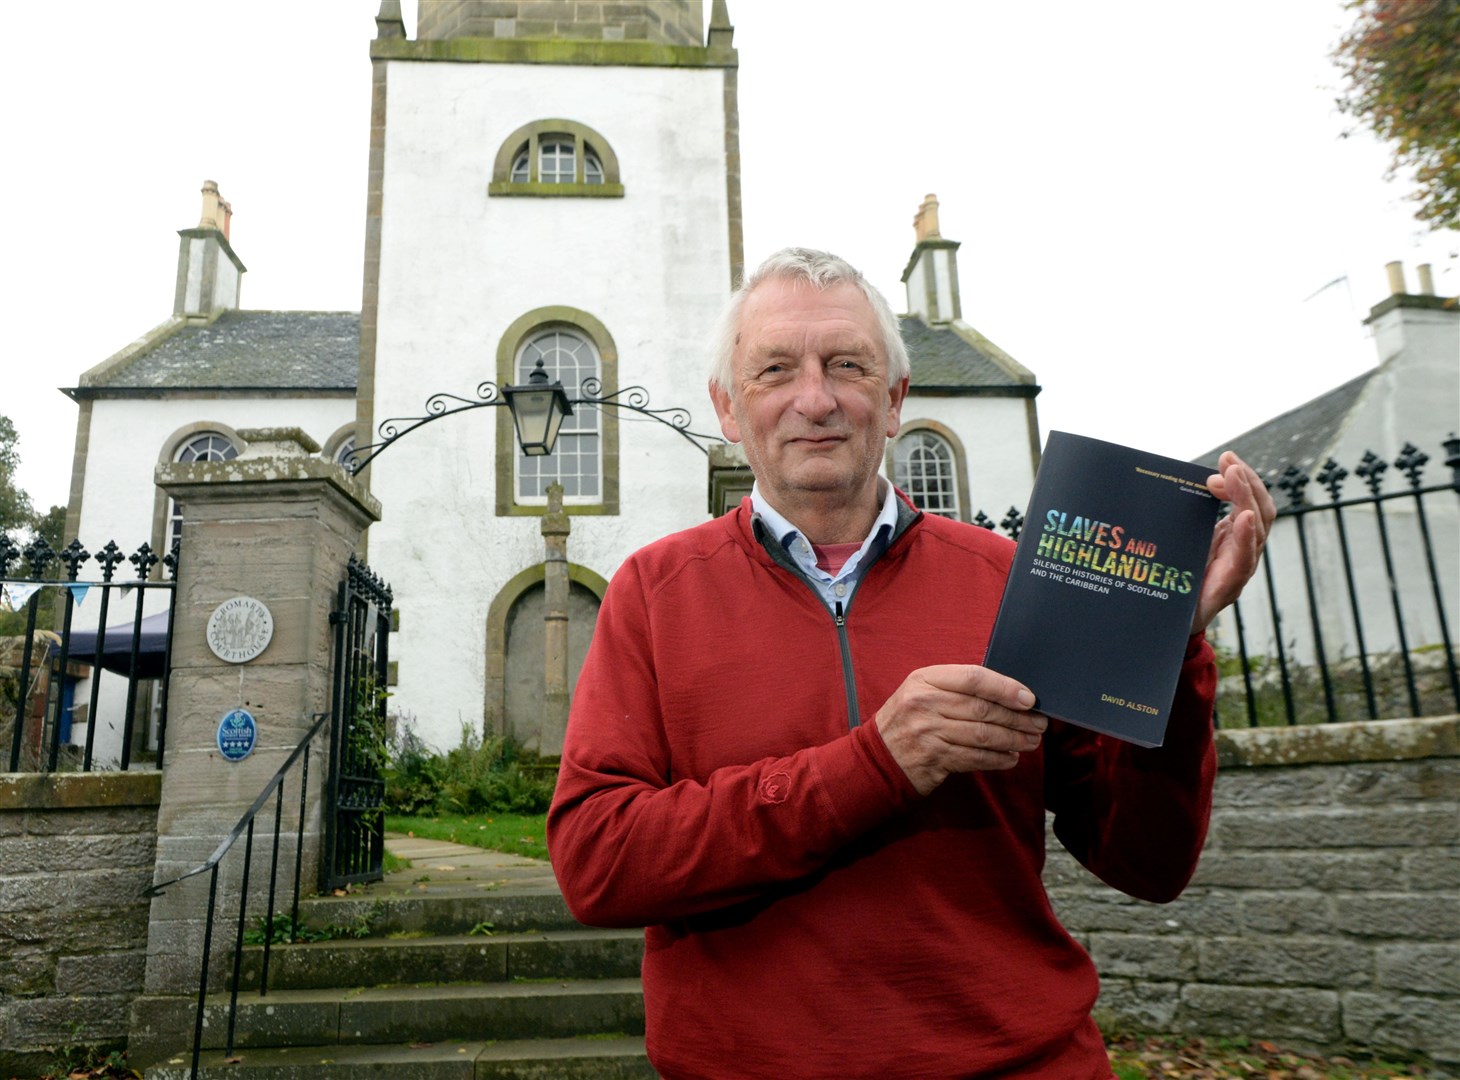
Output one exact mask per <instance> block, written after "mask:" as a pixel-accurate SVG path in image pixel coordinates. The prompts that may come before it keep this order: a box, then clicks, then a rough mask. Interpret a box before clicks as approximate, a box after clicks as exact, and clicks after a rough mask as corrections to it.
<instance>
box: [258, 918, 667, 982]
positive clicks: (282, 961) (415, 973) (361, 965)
mask: <svg viewBox="0 0 1460 1080" xmlns="http://www.w3.org/2000/svg"><path fill="white" fill-rule="evenodd" d="M643 952H644V943H643V935H642V934H641V933H640V932H639V931H637V930H585V929H581V928H580V929H577V930H549V931H544V932H541V933H532V932H527V933H517V934H499V933H495V932H493V933H492V934H491V935H490V936H488V935H471V934H450V935H442V936H439V937H422V938H405V939H391V938H387V939H385V940H381V939H377V938H363V939H359V940H345V941H319V942H310V943H304V944H299V945H290V946H283V947H279V946H275V947H274V948H273V949H271V950H270V955H269V992H270V995H271V996H272V994H273V992H274V991H276V990H310V989H323V988H327V987H331V986H384V985H388V984H395V983H433V982H441V983H452V982H508V981H511V980H514V979H553V978H556V979H625V978H635V977H637V976H638V974H639V963H640V960H641V959H642V957H643ZM262 970H263V948H262V947H261V946H254V947H250V948H247V949H245V950H244V957H243V964H242V966H241V969H240V977H239V989H240V990H257V989H258V987H259V976H260V974H261V972H262Z"/></svg>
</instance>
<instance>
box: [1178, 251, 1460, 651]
mask: <svg viewBox="0 0 1460 1080" xmlns="http://www.w3.org/2000/svg"><path fill="white" fill-rule="evenodd" d="M1389 275H1390V288H1391V295H1390V296H1389V297H1387V298H1386V299H1385V300H1383V301H1382V302H1380V303H1379V304H1377V305H1375V307H1374V308H1373V309H1372V310H1371V312H1370V313H1369V318H1368V319H1367V320H1366V321H1367V323H1368V325H1369V326H1370V327H1371V328H1372V330H1373V335H1374V344H1375V347H1376V349H1377V351H1378V358H1379V363H1378V366H1376V367H1374V368H1372V369H1370V370H1369V371H1366V372H1364V373H1363V374H1362V375H1359V376H1358V377H1357V378H1354V379H1350V380H1349V381H1348V382H1346V383H1344V384H1342V385H1341V386H1337V387H1334V388H1333V389H1331V390H1328V391H1327V392H1325V393H1323V394H1321V395H1319V396H1318V397H1316V398H1314V399H1313V400H1312V401H1309V402H1307V403H1306V404H1304V405H1301V406H1299V407H1298V408H1296V409H1293V410H1291V411H1289V412H1286V413H1283V414H1281V415H1279V416H1276V417H1274V418H1273V419H1271V420H1269V421H1268V422H1267V423H1265V424H1262V425H1260V426H1258V427H1256V428H1254V429H1252V430H1251V431H1248V432H1245V433H1244V434H1241V435H1238V436H1237V437H1236V438H1233V439H1230V440H1228V441H1227V442H1225V443H1223V447H1224V448H1225V447H1227V446H1230V447H1231V448H1232V449H1233V450H1235V451H1236V452H1237V453H1238V454H1240V455H1241V456H1242V457H1243V459H1244V460H1246V461H1247V462H1248V463H1249V464H1251V465H1252V466H1253V467H1254V468H1255V469H1256V470H1257V471H1258V473H1259V474H1260V475H1261V476H1262V477H1263V478H1264V479H1265V480H1266V481H1267V482H1268V484H1269V486H1270V487H1271V488H1272V495H1273V498H1274V500H1275V501H1276V503H1277V504H1278V506H1279V507H1280V508H1285V509H1287V510H1291V509H1292V508H1294V507H1295V506H1296V505H1304V506H1310V507H1318V508H1321V509H1319V510H1316V511H1310V512H1306V513H1304V514H1302V515H1301V518H1302V522H1303V534H1302V536H1301V538H1300V536H1299V529H1298V518H1297V517H1294V516H1288V515H1286V514H1285V515H1284V516H1283V517H1281V518H1279V519H1278V522H1277V526H1276V527H1275V528H1274V530H1273V534H1272V536H1271V538H1270V539H1269V544H1268V548H1269V556H1268V561H1269V564H1270V565H1271V566H1272V567H1273V568H1274V574H1273V588H1272V590H1271V593H1269V590H1268V589H1267V587H1266V580H1267V579H1266V576H1260V577H1259V578H1258V580H1256V581H1254V583H1253V584H1252V586H1250V587H1249V588H1248V590H1247V592H1246V593H1245V594H1244V596H1243V599H1242V601H1241V614H1242V619H1243V636H1244V638H1245V641H1246V645H1247V651H1248V652H1249V653H1250V654H1252V655H1257V656H1269V657H1271V656H1275V655H1277V651H1278V646H1279V644H1281V645H1282V648H1283V649H1284V650H1285V651H1286V653H1287V655H1288V658H1289V659H1296V660H1297V661H1298V662H1300V663H1312V662H1313V661H1314V659H1315V658H1316V655H1317V645H1318V643H1319V640H1320V639H1321V644H1322V650H1323V655H1324V658H1325V660H1326V661H1327V662H1329V663H1332V662H1334V661H1338V660H1343V659H1350V660H1351V659H1354V658H1355V657H1356V656H1357V654H1358V652H1359V651H1360V636H1359V629H1358V628H1360V627H1361V628H1362V645H1363V652H1364V653H1365V654H1367V655H1370V656H1373V655H1376V654H1388V653H1394V652H1396V650H1398V649H1399V647H1400V644H1401V640H1402V641H1403V644H1404V645H1405V647H1406V648H1407V650H1408V651H1410V652H1413V651H1414V650H1417V649H1424V648H1426V647H1433V646H1435V645H1437V644H1441V643H1442V641H1443V636H1444V633H1445V632H1446V631H1447V632H1448V634H1449V636H1450V640H1451V643H1452V645H1453V644H1454V643H1455V640H1456V634H1457V632H1460V521H1457V515H1456V501H1455V499H1454V497H1453V496H1450V495H1449V493H1448V492H1445V493H1441V494H1440V496H1439V497H1435V496H1433V495H1432V496H1430V497H1428V498H1426V499H1425V500H1424V510H1425V522H1424V527H1423V528H1421V524H1420V519H1419V513H1418V506H1419V504H1418V502H1417V500H1416V499H1414V498H1413V497H1411V496H1410V495H1407V494H1405V493H1407V492H1410V491H1411V485H1410V483H1409V481H1408V480H1407V478H1406V476H1405V474H1404V471H1403V469H1402V468H1401V464H1402V460H1403V459H1405V458H1406V454H1405V447H1406V446H1407V445H1408V446H1413V447H1414V448H1415V449H1416V450H1417V451H1419V452H1420V453H1421V454H1423V455H1424V456H1425V457H1427V458H1428V460H1427V461H1426V462H1425V463H1424V465H1423V468H1422V475H1421V485H1422V486H1430V485H1435V484H1446V483H1449V482H1450V481H1451V467H1449V466H1448V463H1447V462H1446V461H1445V460H1444V459H1445V457H1446V451H1445V449H1444V443H1445V441H1446V439H1447V438H1453V437H1454V435H1455V433H1456V432H1457V431H1460V307H1457V303H1456V300H1455V298H1453V297H1441V296H1436V295H1434V289H1433V286H1432V284H1431V283H1430V279H1429V268H1428V267H1421V268H1420V286H1419V291H1418V292H1415V293H1411V292H1409V291H1408V290H1407V287H1406V283H1405V279H1404V271H1403V267H1402V266H1400V264H1398V263H1393V264H1391V265H1390V267H1389ZM1217 454H1218V451H1216V450H1213V451H1211V452H1209V453H1208V454H1206V455H1204V456H1203V457H1202V458H1201V459H1200V460H1202V461H1204V462H1207V463H1209V464H1215V462H1216V458H1217ZM1369 454H1372V455H1373V457H1374V458H1377V459H1379V460H1380V461H1382V462H1383V463H1384V464H1383V466H1382V467H1377V468H1378V471H1379V477H1378V479H1379V484H1380V487H1379V490H1380V492H1381V493H1382V494H1385V495H1394V496H1395V497H1394V498H1390V499H1387V500H1386V501H1384V502H1383V503H1382V514H1383V524H1382V531H1381V524H1380V518H1379V512H1378V510H1377V509H1376V507H1375V506H1374V505H1364V506H1349V507H1344V508H1342V511H1341V513H1342V526H1343V534H1342V536H1341V535H1340V532H1339V522H1338V519H1337V518H1336V516H1335V514H1334V513H1333V512H1332V511H1331V510H1329V509H1327V508H1328V507H1330V506H1331V505H1332V504H1333V502H1334V498H1333V493H1332V489H1331V488H1329V487H1328V486H1326V484H1325V480H1326V479H1332V480H1335V481H1337V483H1338V487H1337V491H1338V496H1339V500H1340V502H1341V503H1346V502H1348V501H1349V500H1355V499H1366V498H1369V497H1370V495H1371V492H1370V488H1369V486H1368V484H1367V483H1366V481H1365V478H1364V477H1363V476H1362V475H1360V468H1361V467H1362V464H1363V462H1364V459H1365V455H1369ZM1330 462H1332V463H1334V464H1335V465H1336V466H1337V470H1330V471H1326V466H1328V464H1329V463H1330ZM1290 468H1291V469H1292V470H1293V471H1294V472H1293V473H1289V469H1290ZM1294 474H1301V476H1303V477H1306V478H1307V480H1306V483H1303V482H1302V481H1297V482H1296V487H1295V480H1294ZM1294 494H1298V495H1300V496H1301V504H1298V503H1295V502H1294V499H1293V496H1294ZM1426 530H1427V531H1428V533H1429V537H1430V550H1429V552H1428V553H1427V552H1426V549H1425V543H1424V534H1425V531H1426ZM1386 540H1387V542H1388V546H1389V552H1388V558H1387V563H1386V556H1385V548H1384V545H1385V541H1386ZM1302 542H1306V544H1307V549H1308V565H1309V576H1311V578H1312V581H1313V605H1312V606H1311V607H1310V605H1309V601H1308V592H1307V588H1306V578H1305V574H1304V571H1303V552H1302ZM1345 545H1346V546H1347V557H1345ZM1431 563H1433V567H1434V577H1433V578H1432V576H1431V573H1430V566H1431ZM1345 566H1347V567H1348V568H1350V569H1351V570H1352V575H1353V594H1352V595H1351V594H1350V589H1349V574H1348V572H1347V571H1346V570H1345ZM1389 567H1392V581H1391V574H1390V570H1389ZM1436 589H1438V595H1439V598H1440V600H1441V601H1442V602H1443V606H1442V605H1441V604H1439V603H1437V602H1436ZM1274 603H1275V604H1276V606H1277V609H1278V611H1279V613H1280V617H1279V622H1278V626H1279V629H1274V620H1273V616H1272V607H1273V604H1274ZM1396 606H1397V608H1398V612H1399V614H1398V615H1396ZM1355 609H1357V611H1358V618H1357V619H1356V618H1355ZM1441 611H1443V612H1444V614H1445V622H1446V626H1445V627H1443V628H1442V626H1441V622H1440V612H1441ZM1315 612H1316V616H1317V618H1316V626H1317V633H1316V634H1315V631H1314V626H1315V619H1314V614H1315ZM1401 616H1402V618H1401ZM1401 628H1402V630H1403V638H1402V639H1401ZM1217 639H1218V641H1219V642H1220V643H1221V644H1222V645H1223V646H1225V647H1226V648H1228V649H1230V650H1232V651H1233V652H1235V651H1236V648H1237V634H1236V626H1235V621H1234V617H1233V615H1232V613H1231V612H1227V613H1224V615H1223V616H1222V619H1221V621H1220V622H1219V624H1218V628H1217Z"/></svg>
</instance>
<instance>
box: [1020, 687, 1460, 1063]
mask: <svg viewBox="0 0 1460 1080" xmlns="http://www.w3.org/2000/svg"><path fill="white" fill-rule="evenodd" d="M1218 740H1219V741H1218V746H1219V753H1220V757H1221V771H1220V773H1219V775H1218V780H1217V790H1216V804H1215V808H1214V813H1213V818H1212V827H1211V833H1210V835H1209V838H1208V841H1207V847H1206V852H1205V854H1204V855H1203V857H1202V862H1201V866H1200V868H1199V869H1198V871H1197V874H1196V877H1195V878H1194V879H1193V881H1192V883H1191V885H1190V886H1189V887H1188V889H1187V890H1186V893H1185V894H1184V895H1183V896H1182V897H1181V899H1179V900H1177V901H1176V902H1175V903H1172V904H1167V905H1156V904H1147V903H1143V902H1141V901H1137V900H1131V899H1129V898H1127V897H1125V896H1123V895H1121V894H1119V893H1117V892H1115V891H1114V890H1112V889H1109V888H1107V887H1105V886H1104V885H1102V884H1101V883H1100V882H1098V881H1097V880H1096V879H1095V878H1094V877H1092V876H1091V875H1090V874H1089V873H1088V872H1086V871H1085V870H1084V869H1083V868H1081V867H1080V866H1079V865H1078V864H1077V863H1076V862H1075V861H1074V860H1073V859H1072V858H1070V857H1069V856H1068V855H1067V854H1066V853H1065V852H1064V850H1063V849H1062V848H1060V847H1059V845H1058V842H1057V841H1055V840H1054V839H1053V837H1052V836H1051V843H1050V858H1049V865H1048V867H1047V869H1046V873H1045V880H1046V884H1047V885H1048V887H1049V891H1050V896H1051V898H1052V899H1053V901H1054V906H1055V910H1056V911H1057V912H1058V913H1059V916H1060V918H1061V919H1062V920H1063V921H1064V923H1065V925H1066V926H1068V927H1069V928H1070V930H1071V932H1072V933H1073V934H1074V935H1075V936H1076V938H1078V939H1079V940H1080V942H1081V943H1082V944H1083V945H1085V947H1086V948H1087V949H1089V951H1090V953H1091V955H1092V956H1093V957H1094V959H1095V963H1096V965H1097V966H1098V968H1099V969H1100V973H1101V979H1102V986H1103V990H1102V994H1101V999H1100V1005H1099V1010H1100V1012H1099V1014H1098V1015H1100V1018H1101V1020H1102V1023H1103V1024H1106V1025H1109V1024H1111V1023H1114V1024H1116V1025H1123V1026H1126V1027H1130V1028H1136V1029H1139V1030H1143V1031H1160V1032H1189V1033H1197V1034H1205V1035H1244V1036H1249V1037H1252V1038H1266V1039H1272V1040H1274V1041H1278V1042H1283V1043H1288V1044H1291V1045H1297V1046H1303V1045H1308V1046H1324V1047H1336V1046H1343V1045H1348V1044H1353V1045H1358V1046H1370V1047H1376V1048H1378V1047H1382V1048H1394V1049H1400V1050H1404V1051H1409V1052H1414V1051H1418V1052H1422V1053H1424V1054H1427V1055H1429V1056H1430V1057H1432V1058H1434V1059H1436V1060H1439V1061H1446V1062H1457V1061H1460V945H1457V940H1460V859H1457V858H1456V857H1455V856H1456V848H1457V845H1460V718H1457V717H1455V716H1449V717H1443V718H1430V719H1421V720H1391V721H1383V722H1378V723H1353V724H1334V725H1323V726H1312V727H1299V728H1259V729H1255V730H1250V731H1249V730H1242V731H1232V732H1222V733H1220V734H1219V736H1218Z"/></svg>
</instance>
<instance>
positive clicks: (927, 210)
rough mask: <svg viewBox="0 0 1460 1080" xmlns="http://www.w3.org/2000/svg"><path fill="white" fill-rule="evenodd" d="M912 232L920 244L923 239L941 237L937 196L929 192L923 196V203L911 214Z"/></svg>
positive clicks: (939, 238)
mask: <svg viewBox="0 0 1460 1080" xmlns="http://www.w3.org/2000/svg"><path fill="white" fill-rule="evenodd" d="M913 233H914V234H915V235H916V236H917V240H918V243H920V244H921V243H922V242H923V241H924V240H941V239H942V238H943V235H942V233H940V232H938V196H936V195H932V194H929V195H925V196H924V197H923V205H922V206H920V207H918V212H917V213H916V214H914V215H913Z"/></svg>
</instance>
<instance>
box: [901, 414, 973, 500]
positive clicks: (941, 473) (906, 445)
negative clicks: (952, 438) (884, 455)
mask: <svg viewBox="0 0 1460 1080" xmlns="http://www.w3.org/2000/svg"><path fill="white" fill-rule="evenodd" d="M959 457H960V455H959V454H958V453H957V451H956V450H955V448H954V446H953V445H952V444H951V443H950V442H949V440H948V439H946V438H944V437H943V436H942V435H941V434H939V433H938V432H936V431H933V430H931V429H929V428H927V427H921V428H916V429H914V430H912V431H907V432H905V433H904V434H903V435H902V436H901V437H900V438H898V440H897V442H896V443H895V444H894V445H893V448H892V482H893V483H894V484H896V485H897V486H898V487H899V488H901V489H902V490H903V491H905V492H906V493H907V495H908V497H909V498H911V499H912V501H913V504H914V505H915V506H917V507H918V509H920V510H923V511H926V512H927V513H929V514H938V515H940V516H942V517H946V518H953V519H954V520H955V521H957V520H961V519H962V517H963V505H962V500H961V499H960V498H959V495H960V488H962V487H963V486H964V485H963V484H962V483H960V481H961V479H962V478H961V477H960V475H959V472H960V468H959V466H960V462H959Z"/></svg>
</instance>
